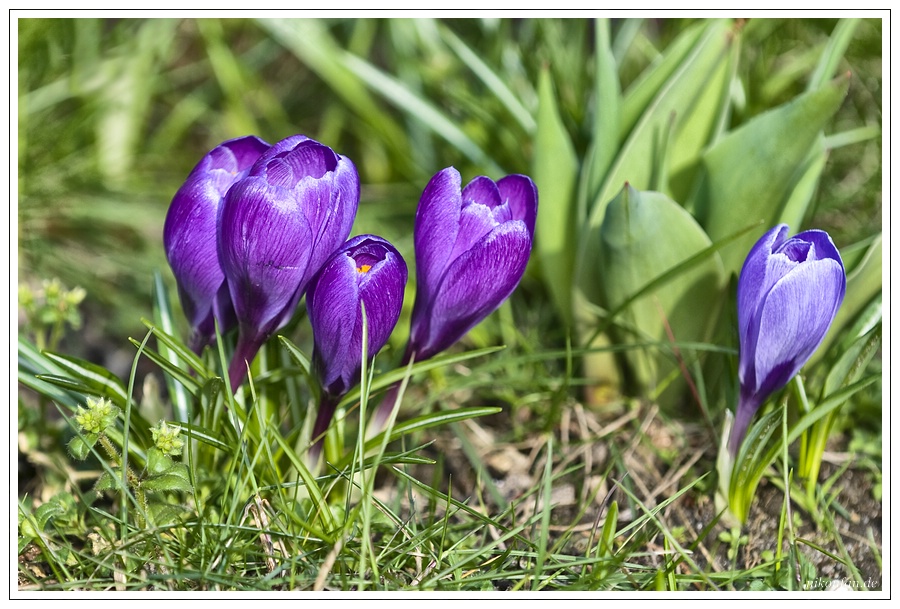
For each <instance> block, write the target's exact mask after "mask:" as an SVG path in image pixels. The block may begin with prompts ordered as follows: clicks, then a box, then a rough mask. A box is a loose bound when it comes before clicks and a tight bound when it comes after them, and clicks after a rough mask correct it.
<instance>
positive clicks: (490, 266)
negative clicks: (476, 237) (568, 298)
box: [410, 221, 531, 360]
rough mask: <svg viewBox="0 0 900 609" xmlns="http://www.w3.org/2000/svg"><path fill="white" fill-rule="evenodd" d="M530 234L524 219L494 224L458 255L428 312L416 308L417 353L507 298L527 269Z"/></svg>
mask: <svg viewBox="0 0 900 609" xmlns="http://www.w3.org/2000/svg"><path fill="white" fill-rule="evenodd" d="M530 253H531V237H530V235H529V234H528V229H527V227H526V226H525V223H524V222H521V221H516V222H507V223H505V224H501V225H498V226H497V228H496V229H494V230H493V231H492V232H491V233H489V234H488V235H487V236H485V237H484V238H483V239H482V240H481V241H480V242H479V243H478V244H477V245H476V246H474V247H473V248H472V249H470V250H469V251H467V252H465V253H464V254H462V255H460V256H459V257H458V258H457V259H456V260H455V261H454V263H453V264H452V265H451V267H450V268H449V269H447V273H446V275H445V276H444V279H443V281H442V283H441V285H440V289H439V290H438V291H437V294H436V297H435V300H434V302H433V303H432V304H431V307H430V309H429V310H428V311H427V312H423V313H422V314H420V315H418V316H416V315H415V314H414V320H413V327H412V329H411V337H410V341H411V344H414V345H415V353H416V359H418V360H422V359H427V358H429V357H432V356H434V355H435V354H437V353H440V352H441V351H443V350H444V349H446V348H447V347H449V346H450V345H452V344H453V343H455V342H456V341H458V340H459V339H460V338H462V337H463V336H464V335H465V334H466V332H468V331H469V330H471V329H472V328H473V327H474V326H475V325H476V324H478V323H479V322H480V321H481V320H482V319H484V318H485V317H486V316H487V315H489V314H490V313H491V312H493V311H494V310H495V309H496V308H497V307H499V306H500V304H502V303H503V301H504V300H506V299H507V298H508V297H509V295H510V294H512V292H513V290H515V288H516V286H517V285H518V283H519V280H520V279H521V277H522V274H523V273H524V272H525V267H526V265H527V264H528V257H529V255H530Z"/></svg>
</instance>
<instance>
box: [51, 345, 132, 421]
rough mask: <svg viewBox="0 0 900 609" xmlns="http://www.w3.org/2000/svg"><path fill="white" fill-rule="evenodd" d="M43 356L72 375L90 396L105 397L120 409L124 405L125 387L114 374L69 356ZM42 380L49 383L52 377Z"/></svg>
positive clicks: (126, 396) (55, 354) (57, 354)
mask: <svg viewBox="0 0 900 609" xmlns="http://www.w3.org/2000/svg"><path fill="white" fill-rule="evenodd" d="M44 356H45V357H46V358H47V359H49V360H50V361H52V362H53V363H55V364H56V365H58V366H59V367H60V368H62V369H63V370H64V371H65V373H66V374H69V375H72V377H74V380H76V381H77V382H78V383H80V384H81V385H82V386H84V387H85V388H87V389H89V393H91V394H92V395H99V396H104V397H107V398H109V399H111V400H112V401H113V402H115V404H116V405H117V406H119V407H120V408H122V407H123V406H124V405H125V402H126V401H127V399H128V394H127V393H125V386H124V385H123V384H122V381H121V380H119V378H118V377H117V376H116V375H115V374H113V373H112V372H110V371H109V370H107V369H106V368H104V367H102V366H98V365H97V364H92V363H91V362H89V361H87V360H83V359H81V358H77V357H73V356H71V355H62V354H59V353H52V352H50V351H45V352H44ZM43 378H44V379H45V380H48V381H49V379H50V378H54V377H49V376H48V377H43ZM51 382H52V381H51ZM73 390H74V389H73ZM75 391H77V390H75Z"/></svg>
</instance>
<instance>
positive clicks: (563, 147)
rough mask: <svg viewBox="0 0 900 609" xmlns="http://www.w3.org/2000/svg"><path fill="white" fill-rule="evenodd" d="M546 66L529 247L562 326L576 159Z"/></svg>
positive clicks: (567, 300)
mask: <svg viewBox="0 0 900 609" xmlns="http://www.w3.org/2000/svg"><path fill="white" fill-rule="evenodd" d="M551 78H552V77H551V75H550V70H549V69H547V68H544V69H543V70H542V71H541V76H540V83H539V85H538V97H539V106H538V117H537V135H536V136H535V143H534V162H533V164H532V176H533V177H534V182H535V184H536V185H537V189H538V197H539V199H540V204H539V205H538V217H537V227H536V229H535V233H536V237H535V246H536V249H537V254H538V257H539V259H540V263H541V270H542V271H543V275H544V282H545V283H546V284H547V287H548V288H549V290H550V294H551V296H552V297H553V300H554V302H555V303H556V307H557V309H558V311H559V313H560V315H561V317H562V319H563V322H564V323H565V324H566V325H567V326H571V323H572V300H571V298H572V272H573V267H574V264H575V249H574V248H573V247H572V243H573V240H574V233H575V213H574V187H575V180H576V178H577V176H578V159H577V158H576V156H575V150H574V148H573V146H572V142H571V140H570V138H569V134H568V133H567V132H566V128H565V126H564V125H563V122H562V119H560V117H559V110H558V108H557V105H556V94H555V92H554V89H553V83H552V82H551Z"/></svg>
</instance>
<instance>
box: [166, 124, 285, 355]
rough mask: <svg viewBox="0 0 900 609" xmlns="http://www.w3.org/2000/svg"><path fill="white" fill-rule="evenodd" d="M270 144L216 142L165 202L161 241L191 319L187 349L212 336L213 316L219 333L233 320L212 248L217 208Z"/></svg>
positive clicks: (243, 140)
mask: <svg viewBox="0 0 900 609" xmlns="http://www.w3.org/2000/svg"><path fill="white" fill-rule="evenodd" d="M268 149H269V144H267V143H266V142H264V141H263V140H261V139H259V138H258V137H255V136H247V137H240V138H237V139H233V140H228V141H227V142H223V143H221V144H219V145H218V146H216V147H215V148H213V149H212V150H211V151H210V152H209V153H208V154H207V155H206V156H205V157H203V159H202V160H201V161H200V162H199V163H198V164H197V166H196V167H194V169H193V171H191V173H190V175H188V177H187V180H185V182H184V184H183V185H182V186H181V188H179V189H178V192H176V193H175V197H174V198H173V199H172V204H171V205H170V206H169V212H168V214H167V215H166V223H165V227H164V229H163V243H164V245H165V248H166V257H167V258H168V260H169V265H170V266H171V267H172V273H173V274H174V275H175V280H176V281H177V283H178V295H179V297H180V299H181V308H182V309H183V310H184V313H185V316H187V318H188V322H189V323H190V324H191V330H192V334H191V341H190V342H191V348H192V349H194V351H196V352H198V353H199V352H200V351H201V350H202V349H203V347H205V346H206V345H207V344H208V343H209V342H210V340H211V339H212V337H213V336H215V321H214V320H215V319H218V320H219V326H220V327H221V330H222V331H223V332H225V331H226V330H228V329H229V328H230V327H233V326H234V323H235V319H234V311H233V310H232V307H231V298H230V296H229V294H228V288H227V286H226V285H225V274H224V273H223V272H222V267H221V266H220V265H219V256H218V253H217V250H216V220H217V217H218V213H219V207H220V206H221V203H222V200H223V199H224V198H225V193H227V192H228V189H229V188H231V186H232V184H234V183H235V182H236V181H238V180H239V179H241V178H243V177H244V176H245V175H247V172H248V171H249V170H250V167H251V166H252V165H253V163H255V162H256V161H257V159H259V157H260V156H261V155H262V154H263V153H264V152H265V151H266V150H268Z"/></svg>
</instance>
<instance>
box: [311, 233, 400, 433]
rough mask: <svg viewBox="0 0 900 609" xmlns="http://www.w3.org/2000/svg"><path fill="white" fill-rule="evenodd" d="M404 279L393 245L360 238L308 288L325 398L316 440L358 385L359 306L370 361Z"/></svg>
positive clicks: (391, 322) (386, 333)
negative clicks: (338, 407) (338, 405)
mask: <svg viewBox="0 0 900 609" xmlns="http://www.w3.org/2000/svg"><path fill="white" fill-rule="evenodd" d="M406 278H407V271H406V263H405V262H404V261H403V258H402V257H401V256H400V253H399V252H398V251H397V250H396V249H395V248H394V246H393V245H391V244H390V243H388V242H387V241H385V240H384V239H382V238H381V237H376V236H375V235H360V236H359V237H354V238H353V239H351V240H350V241H348V242H347V243H346V244H345V245H344V246H343V247H342V248H341V249H339V250H338V251H337V252H335V253H334V255H333V256H332V257H331V258H330V259H329V260H328V261H327V262H326V263H325V265H324V266H323V267H322V269H321V270H320V271H319V273H318V274H317V275H316V277H315V278H314V279H313V281H312V283H310V287H309V293H308V294H307V296H306V308H307V312H308V313H309V323H310V325H311V326H312V330H313V341H314V350H313V363H314V367H315V372H316V375H317V376H318V378H319V382H320V384H321V386H322V394H323V395H322V399H321V402H320V404H319V414H318V417H317V419H316V425H315V427H314V429H313V436H314V437H316V436H319V434H321V432H323V431H325V429H326V428H327V427H328V423H329V422H330V421H331V417H332V415H333V414H334V408H335V407H336V406H337V403H338V402H339V401H340V398H341V397H343V396H344V394H346V393H347V391H349V390H350V388H352V387H353V386H354V385H356V383H357V382H358V381H359V373H360V368H361V366H362V335H363V330H362V329H363V318H362V306H361V305H360V303H363V304H364V305H365V309H366V322H367V323H366V345H367V348H366V353H367V355H368V358H370V359H371V358H373V357H375V354H376V353H378V351H379V350H380V349H381V348H382V347H383V346H384V344H385V343H386V342H387V340H388V338H389V337H390V335H391V332H392V331H393V329H394V326H395V325H397V319H399V317H400V309H401V308H402V306H403V290H404V287H405V286H406Z"/></svg>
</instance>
